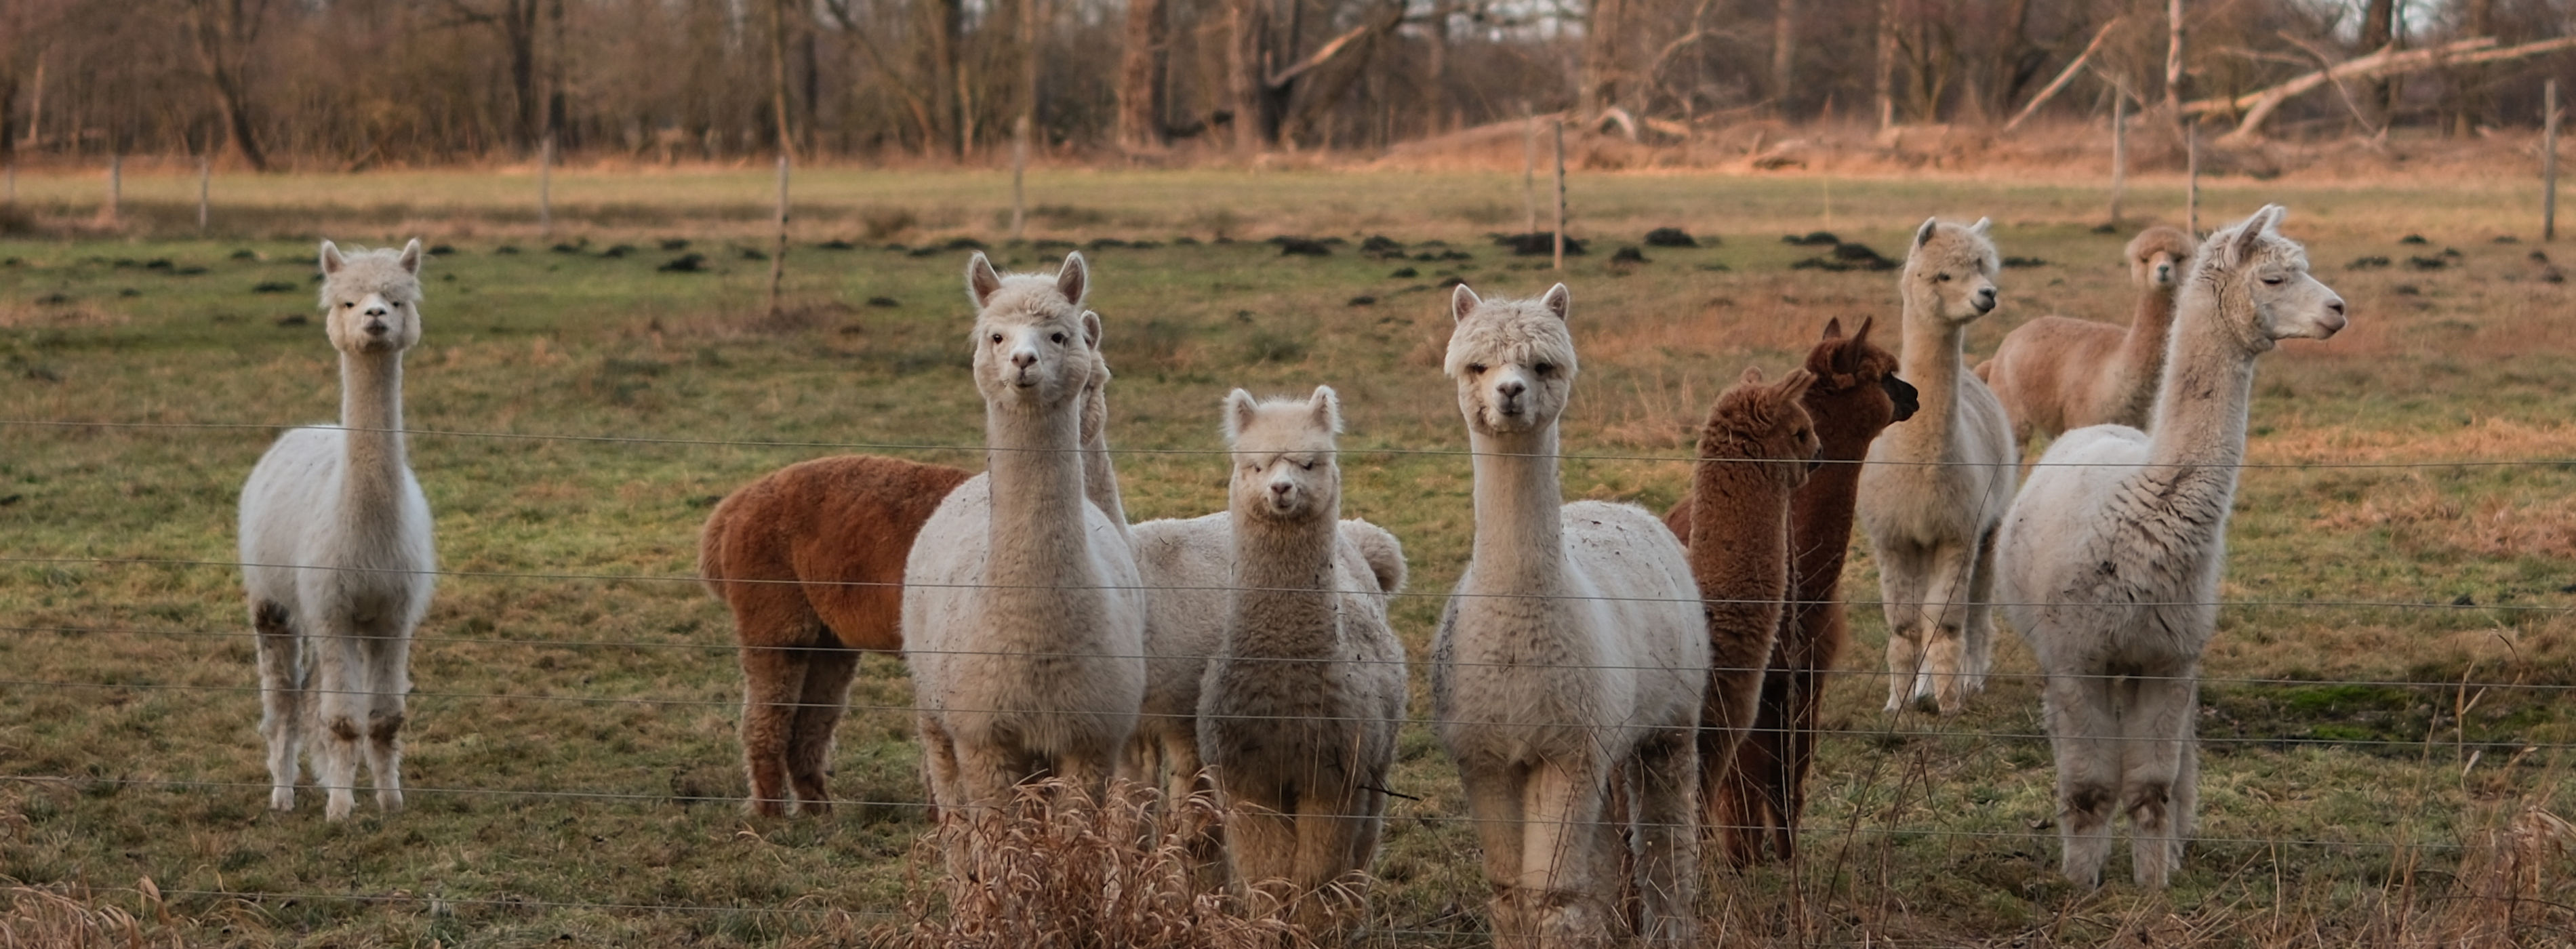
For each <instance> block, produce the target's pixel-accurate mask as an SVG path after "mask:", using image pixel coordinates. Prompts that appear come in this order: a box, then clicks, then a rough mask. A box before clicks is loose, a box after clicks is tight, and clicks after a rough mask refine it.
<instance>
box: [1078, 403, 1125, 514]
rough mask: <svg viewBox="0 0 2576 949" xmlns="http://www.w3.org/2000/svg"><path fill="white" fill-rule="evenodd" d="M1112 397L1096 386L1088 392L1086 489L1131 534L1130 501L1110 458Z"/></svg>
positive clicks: (1082, 435) (1084, 448)
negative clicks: (1122, 492)
mask: <svg viewBox="0 0 2576 949" xmlns="http://www.w3.org/2000/svg"><path fill="white" fill-rule="evenodd" d="M1108 400H1109V396H1108V393H1106V392H1102V391H1100V390H1097V389H1094V390H1092V391H1090V392H1089V393H1087V394H1086V404H1085V406H1084V408H1083V412H1082V416H1081V424H1080V429H1083V430H1087V431H1081V432H1080V435H1079V437H1080V438H1081V439H1082V490H1083V495H1084V496H1085V497H1088V498H1089V499H1090V500H1091V503H1092V504H1094V505H1096V506H1098V507H1099V508H1100V513H1102V514H1107V515H1109V522H1110V523H1112V524H1116V525H1118V532H1119V533H1120V534H1125V533H1127V504H1126V502H1125V501H1123V500H1121V499H1120V498H1119V495H1118V467H1117V464H1116V463H1115V462H1114V461H1112V460H1111V458H1110V457H1109V404H1108Z"/></svg>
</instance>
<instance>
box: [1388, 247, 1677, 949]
mask: <svg viewBox="0 0 2576 949" xmlns="http://www.w3.org/2000/svg"><path fill="white" fill-rule="evenodd" d="M1567 304H1568V301H1567V293H1566V289H1565V285H1564V284H1558V285H1556V286H1555V287H1554V288H1552V289H1550V290H1549V291H1548V292H1547V294H1546V295H1545V296H1544V297H1542V298H1540V299H1537V300H1501V299H1496V300H1479V299H1477V297H1476V294H1475V292H1474V291H1471V290H1469V289H1467V288H1466V287H1465V286H1464V285H1461V286H1459V287H1458V289H1457V291H1456V293H1455V294H1454V295H1453V296H1452V297H1451V298H1450V310H1449V312H1450V316H1451V317H1452V318H1454V319H1455V320H1457V323H1458V325H1457V328H1456V329H1455V330H1454V331H1452V333H1451V334H1450V337H1449V354H1448V359H1447V362H1446V364H1445V369H1446V370H1447V372H1448V374H1449V376H1450V378H1452V379H1454V380H1456V381H1457V384H1458V407H1459V410H1460V411H1461V412H1462V413H1463V414H1464V415H1465V416H1466V419H1467V436H1468V442H1469V444H1470V445H1471V446H1472V447H1473V448H1474V450H1475V466H1476V540H1475V545H1474V550H1473V557H1472V559H1471V560H1470V561H1469V562H1468V565H1467V570H1466V573H1465V575H1464V576H1461V577H1460V578H1459V579H1458V587H1457V591H1456V592H1455V593H1453V594H1451V595H1450V598H1449V605H1448V609H1447V610H1446V611H1445V613H1444V614H1443V615H1442V616H1441V620H1440V629H1439V632H1438V633H1437V634H1436V636H1435V637H1434V638H1433V641H1432V646H1431V649H1432V659H1431V663H1432V664H1431V695H1432V708H1433V716H1434V718H1435V719H1436V720H1437V721H1438V729H1439V732H1440V740H1441V743H1442V744H1443V745H1445V746H1446V747H1447V748H1448V750H1449V755H1450V757H1452V758H1455V759H1457V761H1458V772H1459V778H1460V780H1461V781H1462V783H1464V784H1465V786H1466V791H1467V806H1468V809H1469V811H1470V812H1471V813H1472V815H1473V816H1474V818H1475V825H1476V834H1477V838H1478V840H1479V842H1480V843H1481V844H1482V846H1483V850H1484V854H1485V879H1486V881H1487V882H1488V883H1490V884H1492V886H1493V888H1494V897H1493V900H1492V902H1491V904H1490V906H1491V909H1490V914H1489V918H1490V919H1491V920H1492V922H1493V936H1494V940H1495V942H1496V943H1497V944H1498V945H1502V946H1507V947H1527V946H1575V945H1593V944H1597V943H1599V942H1602V941H1604V940H1606V939H1608V938H1610V934H1611V930H1612V926H1613V921H1614V920H1616V919H1618V918H1619V917H1620V916H1621V915H1622V914H1621V913H1620V912H1619V906H1618V903H1619V900H1620V899H1621V894H1623V893H1625V892H1631V891H1633V892H1635V893H1636V894H1637V895H1638V897H1639V903H1638V919H1639V921H1640V926H1641V929H1640V932H1639V933H1638V935H1640V936H1642V937H1644V938H1646V939H1648V940H1650V941H1658V942H1670V943H1674V944H1688V943H1690V942H1691V941H1692V940H1694V939H1695V938H1696V934H1697V924H1696V922H1695V920H1694V917H1693V912H1694V909H1695V905H1694V904H1695V902H1696V900H1697V897H1698V889H1699V828H1698V819H1699V744H1698V741H1697V733H1698V730H1699V721H1700V710H1701V704H1702V701H1703V698H1704V696H1705V694H1706V692H1707V688H1708V664H1709V643H1708V624H1707V622H1706V620H1705V619H1704V618H1703V617H1702V616H1701V614H1700V604H1699V588H1698V585H1697V584H1696V583H1695V582H1694V581H1693V580H1692V578H1691V571H1690V562H1689V560H1688V559H1687V556H1686V555H1685V554H1684V553H1683V552H1682V547H1681V543H1680V542H1679V541H1677V540H1675V539H1674V538H1673V534H1672V532H1671V531H1669V530H1666V529H1664V526H1663V524H1662V523H1661V522H1658V521H1657V520H1656V519H1655V517H1654V515H1652V514H1648V513H1646V512H1645V511H1644V510H1642V509H1639V508H1637V507H1634V506H1631V505H1625V504H1606V503H1602V502H1599V501H1578V502H1575V503H1573V504H1564V503H1563V494H1562V493H1561V489H1560V487H1559V486H1558V483H1557V420H1558V418H1559V417H1560V416H1561V415H1562V414H1563V413H1564V411H1565V406H1566V401H1567V399H1568V398H1569V397H1570V396H1571V395H1572V394H1573V383H1574V374H1575V364H1574V340H1573V337H1572V336H1571V335H1570V334H1569V333H1568V332H1567V330H1566V309H1567ZM1614 785H1618V786H1620V789H1621V790H1622V792H1623V793H1624V795H1625V800H1627V801H1630V802H1633V806H1632V807H1631V808H1630V813H1631V814H1632V815H1633V823H1624V822H1623V823H1612V822H1610V821H1608V820H1607V819H1605V818H1606V814H1605V804H1606V803H1607V800H1608V798H1609V796H1610V791H1611V789H1612V787H1613V786H1614ZM1632 848H1633V849H1632ZM1622 854H1628V855H1630V856H1632V857H1633V858H1634V865H1635V867H1636V874H1637V878H1636V879H1635V880H1633V881H1623V880H1622V879H1621V878H1620V866H1621V863H1622V860H1621V855H1622Z"/></svg>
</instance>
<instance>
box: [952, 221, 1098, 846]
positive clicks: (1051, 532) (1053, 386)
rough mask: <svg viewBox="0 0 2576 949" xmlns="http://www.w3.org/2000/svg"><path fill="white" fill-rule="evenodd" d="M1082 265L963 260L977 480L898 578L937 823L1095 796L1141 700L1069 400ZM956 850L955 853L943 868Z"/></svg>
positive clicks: (1076, 396) (1094, 335) (1084, 354)
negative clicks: (978, 419) (983, 453)
mask: <svg viewBox="0 0 2576 949" xmlns="http://www.w3.org/2000/svg"><path fill="white" fill-rule="evenodd" d="M1088 284H1089V271H1088V269H1087V268H1086V267H1085V266H1084V265H1083V261H1082V255H1080V254H1069V255H1067V256H1066V257H1065V261H1064V266H1063V267H1062V268H1061V269H1060V270H1059V271H1058V272H1057V274H1056V276H1055V277H1054V278H1052V279H1050V278H1047V277H1043V276H1037V275H1029V274H1014V275H1011V276H1009V277H1004V276H1001V275H999V274H997V273H995V272H994V270H993V267H992V264H991V263H989V262H987V261H986V260H985V259H984V255H982V254H977V255H975V257H974V259H973V261H972V262H970V263H969V264H968V266H967V289H968V294H969V296H970V297H971V298H972V299H973V300H974V302H975V304H976V305H977V306H978V307H980V308H981V312H979V313H978V315H977V317H976V320H975V334H974V338H973V343H974V346H975V358H974V376H975V385H976V388H977V389H978V390H979V391H980V392H981V393H982V394H983V396H984V405H985V412H984V417H985V426H986V436H985V438H986V444H987V445H988V446H990V448H991V449H992V450H991V451H990V453H989V455H988V457H987V459H986V464H987V470H986V472H985V473H984V474H981V475H977V476H976V477H974V478H973V479H970V480H968V481H967V482H966V483H965V484H963V485H960V486H958V488H957V489H956V490H955V491H953V492H951V493H950V494H949V496H948V498H947V500H945V501H943V502H941V503H940V505H939V510H938V511H936V512H934V513H933V514H932V515H931V517H930V520H929V522H928V523H926V524H924V525H923V526H922V529H921V534H920V538H919V539H918V540H917V541H916V542H915V543H914V544H913V548H912V554H911V557H910V558H909V560H908V562H907V563H906V564H905V568H904V591H903V628H904V640H905V641H904V654H905V659H906V661H907V662H908V663H909V665H910V666H911V669H912V676H913V688H914V694H915V701H916V702H917V703H918V704H919V705H920V707H921V712H920V727H921V736H922V744H923V745H924V758H925V761H926V765H927V770H928V771H929V773H930V784H931V794H932V797H933V799H934V800H935V802H936V804H937V805H938V807H939V811H940V817H941V819H942V820H952V819H963V820H983V819H991V818H993V817H995V816H997V812H998V808H999V807H1000V806H1001V805H1002V804H1003V803H1004V802H1005V801H1006V799H1007V798H1008V796H1009V794H1010V791H1011V788H1012V786H1013V785H1015V784H1018V783H1020V782H1021V781H1024V780H1027V779H1029V778H1033V777H1038V776H1054V777H1060V778H1064V779H1066V780H1067V781H1068V782H1070V783H1071V784H1072V785H1073V786H1074V787H1075V788H1077V789H1080V790H1083V791H1086V792H1089V793H1091V794H1093V795H1095V796H1097V795H1098V794H1099V793H1100V792H1101V791H1102V790H1103V789H1104V787H1103V785H1104V782H1105V781H1106V779H1107V777H1108V775H1109V772H1110V769H1111V767H1112V766H1113V765H1114V763H1115V762H1116V760H1117V755H1118V752H1119V750H1120V749H1121V748H1123V747H1124V746H1125V745H1126V743H1127V741H1128V738H1129V736H1130V735H1131V734H1132V733H1133V732H1134V731H1135V728H1136V710H1137V707H1138V705H1139V703H1140V702H1141V701H1142V700H1143V696H1144V680H1145V663H1144V659H1143V658H1142V655H1143V650H1144V626H1145V603H1144V593H1143V591H1142V589H1141V587H1142V581H1141V580H1140V579H1139V577H1138V575H1137V571H1136V562H1135V554H1134V551H1133V550H1132V549H1131V547H1130V542H1129V540H1128V537H1127V529H1126V525H1125V524H1124V523H1122V522H1120V521H1118V520H1114V519H1113V517H1112V515H1111V514H1109V513H1108V512H1104V511H1103V510H1101V507H1100V505H1098V504H1097V503H1095V502H1094V500H1092V498H1091V497H1090V494H1089V487H1090V486H1089V482H1090V481H1091V480H1095V479H1090V478H1086V476H1085V469H1086V468H1087V467H1092V466H1095V465H1097V464H1098V463H1099V461H1101V460H1102V459H1105V457H1106V451H1105V448H1100V447H1098V446H1091V447H1092V448H1094V449H1097V450H1086V446H1084V445H1082V444H1081V442H1082V433H1081V428H1080V424H1081V422H1080V416H1081V414H1082V409H1083V404H1084V401H1085V400H1084V399H1083V398H1082V393H1083V391H1084V389H1085V388H1086V386H1087V385H1088V383H1089V381H1090V378H1091V375H1092V374H1093V372H1094V371H1095V370H1096V369H1097V368H1098V366H1099V362H1098V352H1099V346H1100V317H1099V314H1096V313H1090V312H1087V311H1084V310H1083V309H1082V308H1081V305H1082V298H1083V293H1084V291H1085V290H1086V289H1087V286H1088ZM968 856H969V855H967V854H964V853H962V852H960V851H959V850H957V849H954V848H952V849H951V851H950V854H949V857H950V861H951V863H950V866H951V870H952V872H956V873H960V874H961V875H962V874H964V873H966V872H968V870H967V868H968V866H969V861H968V860H967V859H966V858H967V857H968Z"/></svg>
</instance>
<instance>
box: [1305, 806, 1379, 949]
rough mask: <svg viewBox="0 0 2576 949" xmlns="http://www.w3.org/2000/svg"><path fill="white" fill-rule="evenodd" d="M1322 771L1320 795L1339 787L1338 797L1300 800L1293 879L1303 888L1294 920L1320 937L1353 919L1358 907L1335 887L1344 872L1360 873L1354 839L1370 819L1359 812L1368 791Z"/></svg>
mask: <svg viewBox="0 0 2576 949" xmlns="http://www.w3.org/2000/svg"><path fill="white" fill-rule="evenodd" d="M1318 770H1319V771H1320V772H1322V773H1319V774H1318V775H1317V777H1318V778H1319V779H1320V780H1318V781H1317V782H1316V784H1317V790H1318V791H1323V790H1324V789H1326V788H1333V789H1335V790H1336V791H1338V793H1317V794H1307V795H1302V796H1300V797H1299V799H1298V801H1297V854H1296V866H1295V867H1294V869H1293V873H1294V875H1293V876H1292V877H1291V879H1292V880H1294V881H1295V883H1296V886H1297V900H1298V904H1297V913H1296V916H1295V917H1294V918H1295V919H1296V920H1297V922H1298V923H1300V924H1302V925H1304V926H1306V927H1307V928H1308V929H1309V930H1310V931H1313V932H1316V933H1319V934H1320V933H1324V932H1327V931H1330V930H1331V929H1333V928H1336V926H1335V923H1336V921H1337V920H1336V917H1348V916H1351V915H1353V914H1351V912H1350V911H1351V910H1352V909H1354V908H1356V906H1357V904H1356V903H1354V902H1352V901H1350V900H1346V899H1344V898H1343V892H1342V891H1340V890H1337V889H1334V888H1333V887H1332V884H1333V883H1335V882H1337V881H1339V880H1341V878H1342V874H1343V873H1345V872H1347V871H1350V870H1352V869H1355V867H1353V866H1352V864H1351V862H1350V858H1351V851H1352V849H1353V848H1352V845H1351V839H1352V838H1353V837H1356V836H1358V835H1359V833H1360V827H1361V825H1362V824H1363V823H1364V822H1365V821H1366V820H1367V818H1366V817H1365V816H1364V815H1362V814H1361V813H1360V812H1359V809H1360V806H1361V805H1360V800H1359V798H1360V794H1361V793H1362V792H1359V791H1358V790H1357V789H1356V788H1352V787H1350V786H1349V781H1348V778H1347V776H1346V775H1343V774H1335V773H1332V772H1330V771H1326V770H1324V769H1318ZM1341 921H1343V922H1347V921H1348V920H1347V919H1344V920H1341Z"/></svg>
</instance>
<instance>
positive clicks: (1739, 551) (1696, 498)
mask: <svg viewBox="0 0 2576 949" xmlns="http://www.w3.org/2000/svg"><path fill="white" fill-rule="evenodd" d="M1773 464H1778V462H1768V461H1750V460H1744V458H1743V457H1742V455H1741V454H1740V453H1731V454H1730V455H1729V456H1728V457H1724V458H1718V457H1712V456H1711V455H1710V454H1709V453H1708V449H1707V448H1705V447H1704V448H1702V449H1701V456H1700V462H1699V470H1698V472H1697V473H1696V474H1694V475H1693V477H1692V479H1691V536H1692V537H1694V538H1702V537H1704V538H1709V540H1710V542H1708V543H1695V544H1692V545H1691V546H1690V561H1691V574H1692V575H1693V576H1696V577H1698V578H1699V580H1700V597H1701V599H1702V601H1703V607H1704V608H1705V609H1706V610H1707V611H1708V613H1709V617H1710V619H1711V620H1713V621H1719V622H1725V621H1726V619H1725V618H1727V617H1734V616H1748V617H1749V616H1759V615H1762V614H1765V613H1770V614H1772V615H1777V614H1776V612H1774V611H1777V610H1778V609H1779V608H1780V604H1779V602H1778V601H1779V597H1780V593H1781V591H1783V590H1786V589H1787V588H1788V587H1787V584H1788V582H1789V563H1788V557H1787V555H1786V553H1787V546H1788V538H1789V505H1788V503H1787V501H1788V497H1787V495H1788V491H1787V490H1786V488H1785V487H1784V486H1783V485H1782V484H1781V482H1780V479H1779V478H1778V477H1777V476H1775V475H1773V474H1771V473H1770V472H1768V471H1766V470H1764V469H1765V468H1767V467H1769V466H1770V465H1773ZM1738 584H1741V587H1740V588H1736V587H1737V585H1738ZM1769 623H1770V620H1768V619H1765V620H1763V621H1762V623H1761V624H1760V625H1765V626H1767V625H1768V624H1769ZM1742 625H1743V624H1739V623H1729V628H1742Z"/></svg>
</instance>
